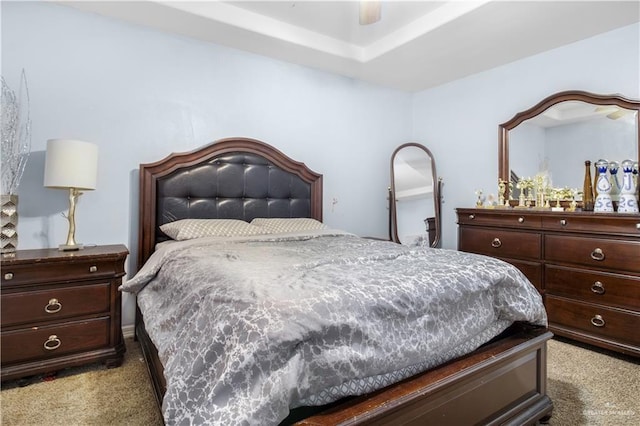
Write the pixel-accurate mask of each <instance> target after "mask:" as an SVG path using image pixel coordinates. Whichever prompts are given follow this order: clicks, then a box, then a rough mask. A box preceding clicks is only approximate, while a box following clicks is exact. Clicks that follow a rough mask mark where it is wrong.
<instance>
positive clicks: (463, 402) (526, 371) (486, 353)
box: [135, 138, 553, 425]
mask: <svg viewBox="0 0 640 426" xmlns="http://www.w3.org/2000/svg"><path fill="white" fill-rule="evenodd" d="M239 153H250V154H257V155H259V156H260V157H263V158H264V159H265V160H267V161H268V162H269V164H270V165H269V167H275V168H277V169H280V170H284V171H286V172H288V173H291V174H293V175H295V176H296V177H297V178H300V179H302V180H303V181H304V182H305V183H306V184H307V185H308V188H309V199H308V209H306V210H307V211H306V213H305V214H304V216H305V217H312V218H315V219H317V220H320V221H321V220H322V175H319V174H317V173H315V172H313V171H311V170H310V169H309V168H307V167H306V165H304V164H303V163H300V162H297V161H294V160H292V159H290V158H289V157H287V156H286V155H284V154H283V153H282V152H280V151H278V150H277V149H275V148H273V147H271V146H269V145H267V144H265V143H263V142H260V141H257V140H254V139H247V138H231V139H223V140H219V141H217V142H214V143H212V144H209V145H206V146H204V147H202V148H200V149H197V150H195V151H191V152H187V153H174V154H171V155H169V156H168V157H166V158H164V159H163V160H160V161H158V162H155V163H150V164H141V165H140V206H139V207H140V216H139V218H140V224H139V238H138V269H140V267H142V265H143V264H144V262H146V260H147V259H148V258H149V256H151V254H152V253H153V251H154V247H155V245H156V243H157V242H159V241H161V240H162V236H161V233H160V232H159V231H158V227H159V226H160V225H161V224H162V223H164V222H166V221H170V220H175V219H181V218H183V217H175V213H171V214H169V215H165V214H164V212H163V211H162V209H163V208H164V206H165V205H166V202H164V203H163V202H159V192H160V191H159V190H158V188H159V184H160V183H161V182H162V181H163V179H166V178H175V176H178V175H180V179H181V182H182V181H183V180H188V179H190V178H195V177H196V176H197V175H198V174H197V173H192V172H191V171H192V170H193V168H194V167H196V168H197V167H200V166H202V165H204V167H208V166H209V165H211V164H213V163H215V162H216V159H217V158H219V157H224V156H225V155H226V156H228V155H237V154H239ZM186 199H187V200H190V198H189V194H187V198H186ZM216 200H217V198H216ZM206 214H207V213H205V215H206ZM198 217H203V216H202V212H199V213H198ZM209 217H212V218H231V217H229V216H227V215H224V214H220V211H217V210H216V211H215V212H213V211H212V212H211V216H209ZM234 218H241V219H245V220H251V217H246V215H245V216H244V217H234ZM161 222H162V223H161ZM135 330H136V338H137V340H139V342H140V344H141V347H142V352H143V354H144V357H145V360H146V362H147V367H148V371H149V375H150V377H151V381H152V383H153V387H154V391H155V395H156V399H157V402H158V405H159V407H161V406H162V397H163V395H164V392H165V389H166V382H165V379H164V375H163V367H162V363H161V362H160V360H159V358H158V354H157V350H156V348H155V347H154V345H153V342H152V341H151V340H150V338H149V336H148V334H147V332H146V330H145V327H144V318H143V317H142V314H141V312H140V311H139V310H138V309H137V310H136V327H135ZM551 337H552V334H551V333H550V332H549V331H548V330H547V329H546V328H541V327H534V326H531V325H527V324H520V323H517V324H514V325H513V326H512V327H510V328H509V329H508V330H507V331H505V332H504V333H502V334H501V335H500V336H498V337H496V338H495V339H493V340H492V341H491V342H488V343H487V344H485V345H483V346H482V347H481V348H479V349H478V350H476V351H474V352H473V353H471V354H469V355H466V356H464V357H461V358H457V359H455V360H452V361H450V362H448V363H446V364H444V365H441V366H439V367H437V368H433V369H431V370H428V371H426V372H423V373H421V374H419V375H416V376H413V377H410V378H408V379H406V380H403V381H402V382H399V383H396V384H394V385H390V386H388V387H386V388H384V389H381V390H379V391H376V392H373V393H371V394H367V395H364V396H360V397H353V398H349V399H345V400H343V401H339V402H337V403H334V404H332V405H331V406H328V407H312V408H308V409H307V408H300V409H295V410H292V413H291V415H290V416H289V417H288V418H287V419H286V420H285V421H284V422H283V424H292V423H295V424H300V425H356V424H376V425H386V424H388V425H391V424H393V425H400V424H415V425H426V424H437V425H445V424H452V425H462V424H465V425H466V424H469V425H470V424H484V425H489V424H513V425H522V424H536V423H537V422H539V421H540V422H544V421H545V420H547V419H548V418H549V417H550V416H551V412H552V409H553V404H552V402H551V400H550V398H549V397H548V396H547V394H546V391H547V386H546V383H547V371H546V365H547V351H546V342H547V340H549V339H550V338H551Z"/></svg>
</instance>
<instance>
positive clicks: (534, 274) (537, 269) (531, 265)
mask: <svg viewBox="0 0 640 426" xmlns="http://www.w3.org/2000/svg"><path fill="white" fill-rule="evenodd" d="M502 260H504V261H505V262H509V263H510V264H512V265H513V266H515V267H516V268H518V269H520V271H521V272H522V273H523V274H524V275H525V276H526V277H527V278H528V279H529V281H531V284H533V285H534V287H535V288H536V289H538V291H539V292H540V293H542V289H543V287H544V286H543V284H542V264H541V263H536V262H527V261H524V260H515V259H502Z"/></svg>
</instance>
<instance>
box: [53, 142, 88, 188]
mask: <svg viewBox="0 0 640 426" xmlns="http://www.w3.org/2000/svg"><path fill="white" fill-rule="evenodd" d="M97 177H98V146H97V145H95V144H92V143H89V142H83V141H79V140H74V139H49V140H48V141H47V156H46V160H45V164H44V186H46V187H48V188H77V189H80V190H90V189H96V180H97Z"/></svg>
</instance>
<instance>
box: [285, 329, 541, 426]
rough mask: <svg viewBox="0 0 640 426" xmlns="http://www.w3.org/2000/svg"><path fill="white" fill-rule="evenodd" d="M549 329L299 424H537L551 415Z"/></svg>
mask: <svg viewBox="0 0 640 426" xmlns="http://www.w3.org/2000/svg"><path fill="white" fill-rule="evenodd" d="M551 337H552V334H551V333H550V332H548V331H546V329H534V328H531V329H524V328H523V329H521V330H519V331H518V332H516V333H515V334H513V335H511V336H508V337H505V338H503V339H501V340H498V341H496V342H493V343H491V344H489V345H486V346H483V347H482V348H480V349H478V350H477V351H475V352H473V353H472V354H469V355H468V356H465V357H462V358H458V359H456V360H453V361H452V362H449V363H447V364H445V365H442V366H440V367H437V368H434V369H432V370H429V371H427V372H425V373H423V374H421V375H418V376H415V377H412V378H409V379H407V380H405V381H403V382H401V383H398V384H396V385H392V386H389V387H387V388H385V389H382V390H380V391H378V392H375V393H372V394H370V395H365V396H363V397H359V398H356V399H353V400H350V401H348V402H347V403H345V404H341V405H338V406H336V407H334V408H332V409H330V410H328V411H326V412H322V413H319V414H316V415H314V416H311V417H308V418H306V419H304V420H301V421H299V422H297V423H296V424H297V425H307V426H311V425H314V426H319V425H359V424H367V425H412V424H415V425H428V424H434V425H447V424H451V425H460V424H469V425H470V424H483V425H495V424H513V425H527V424H535V423H536V422H538V421H539V420H541V419H544V418H548V417H550V416H551V412H552V410H553V404H552V402H551V400H550V399H549V397H548V396H547V394H546V392H547V389H546V383H547V371H546V365H547V349H546V342H547V340H549V339H550V338H551Z"/></svg>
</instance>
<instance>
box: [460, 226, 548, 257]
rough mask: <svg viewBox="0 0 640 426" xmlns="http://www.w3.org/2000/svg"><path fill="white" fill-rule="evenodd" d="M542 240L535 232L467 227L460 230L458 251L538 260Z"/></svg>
mask: <svg viewBox="0 0 640 426" xmlns="http://www.w3.org/2000/svg"><path fill="white" fill-rule="evenodd" d="M541 240H542V238H541V236H540V234H538V233H535V232H520V231H505V230H502V229H485V228H475V227H466V226H465V227H461V228H460V230H459V244H458V249H459V250H461V251H466V252H471V253H479V254H485V255H488V256H493V257H505V258H516V259H525V260H528V259H532V260H537V259H540V258H541V247H542V241H541Z"/></svg>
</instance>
